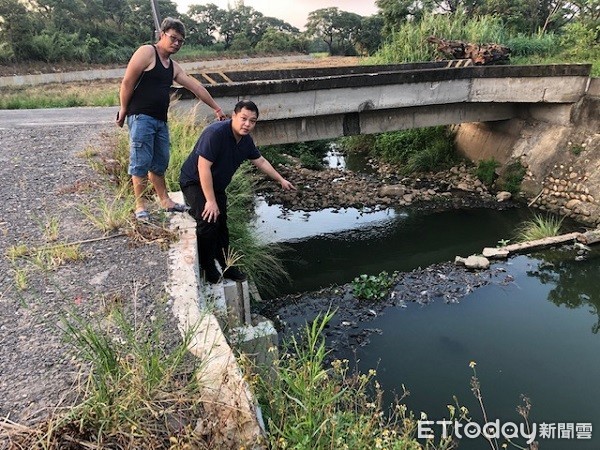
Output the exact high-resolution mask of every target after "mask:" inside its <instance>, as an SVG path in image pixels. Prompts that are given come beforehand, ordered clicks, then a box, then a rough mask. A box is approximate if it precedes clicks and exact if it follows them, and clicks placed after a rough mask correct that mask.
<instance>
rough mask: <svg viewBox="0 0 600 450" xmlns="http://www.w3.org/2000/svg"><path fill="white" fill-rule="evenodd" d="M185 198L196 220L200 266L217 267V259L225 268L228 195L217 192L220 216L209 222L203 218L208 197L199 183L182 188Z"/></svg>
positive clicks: (227, 233) (227, 246)
mask: <svg viewBox="0 0 600 450" xmlns="http://www.w3.org/2000/svg"><path fill="white" fill-rule="evenodd" d="M181 192H182V193H183V198H184V199H185V202H186V204H187V205H188V206H189V207H190V211H189V214H190V215H191V216H192V217H193V218H194V219H195V220H196V239H197V241H198V255H199V259H200V267H201V268H202V269H204V270H211V269H212V268H215V259H216V260H217V261H218V262H219V264H220V265H221V268H222V269H223V270H225V257H226V255H227V252H228V251H229V228H227V195H226V194H225V193H224V192H223V193H215V198H216V200H217V205H218V206H219V212H220V214H219V216H218V217H217V220H216V222H207V221H206V220H204V219H203V218H202V211H204V205H206V198H205V197H204V193H203V192H202V188H201V187H200V185H199V184H197V185H196V184H194V185H190V186H185V187H182V188H181Z"/></svg>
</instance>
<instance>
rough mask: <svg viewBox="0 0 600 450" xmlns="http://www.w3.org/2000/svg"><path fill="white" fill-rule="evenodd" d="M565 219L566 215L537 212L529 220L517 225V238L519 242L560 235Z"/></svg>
mask: <svg viewBox="0 0 600 450" xmlns="http://www.w3.org/2000/svg"><path fill="white" fill-rule="evenodd" d="M563 220H564V217H557V216H551V215H547V216H543V215H541V214H535V215H534V216H533V218H532V219H531V220H527V221H525V222H523V223H521V224H520V225H519V226H518V227H517V230H516V240H517V241H518V242H527V241H534V240H536V239H543V238H547V237H552V236H558V235H559V234H560V229H561V227H562V223H563Z"/></svg>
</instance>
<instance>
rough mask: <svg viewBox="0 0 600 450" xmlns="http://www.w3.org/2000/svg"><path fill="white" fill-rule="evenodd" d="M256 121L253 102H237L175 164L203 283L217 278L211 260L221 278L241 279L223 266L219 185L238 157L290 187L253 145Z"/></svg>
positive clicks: (225, 235)
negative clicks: (193, 230) (227, 115)
mask: <svg viewBox="0 0 600 450" xmlns="http://www.w3.org/2000/svg"><path fill="white" fill-rule="evenodd" d="M257 120H258V107H257V106H256V105H255V104H254V102H251V101H249V100H242V101H240V102H238V103H237V104H236V105H235V108H234V109H233V115H232V117H231V119H229V120H225V121H222V122H216V123H213V124H211V125H209V126H208V127H206V128H205V129H204V131H203V132H202V134H201V135H200V138H199V139H198V142H196V145H195V146H194V149H193V150H192V153H191V154H190V155H189V156H188V158H187V160H186V161H185V162H184V163H183V166H182V167H181V174H180V176H179V184H180V185H181V191H182V192H183V197H184V199H185V202H186V203H187V204H188V205H189V206H190V211H189V212H190V214H191V215H192V216H193V217H194V219H196V236H197V239H198V252H199V256H200V268H201V274H202V277H203V278H204V280H206V281H208V282H209V283H217V282H218V281H219V280H220V279H221V274H220V272H219V271H218V270H217V267H216V265H215V259H216V260H217V261H218V262H219V265H220V266H221V268H222V269H223V270H224V272H223V277H224V278H228V279H231V280H236V281H241V280H244V279H246V276H245V275H244V274H243V273H242V272H241V271H240V270H239V269H238V268H237V267H235V266H231V267H228V268H226V264H225V257H226V255H227V254H228V250H229V230H228V228H227V195H226V194H225V189H226V188H227V186H228V185H229V183H230V182H231V178H232V177H233V174H234V173H235V171H236V170H237V169H238V167H239V166H240V165H241V164H242V162H244V161H245V160H247V159H248V160H250V161H251V162H252V164H254V165H255V166H256V167H257V168H258V169H260V170H261V171H262V172H264V173H265V174H266V175H268V176H269V177H271V178H272V179H273V180H275V181H277V182H278V183H280V184H281V187H282V188H283V189H286V190H288V189H293V190H295V189H296V188H295V186H294V185H293V184H292V183H290V182H289V181H287V180H286V179H285V178H283V177H282V176H281V175H280V174H279V172H277V170H275V169H274V168H273V166H272V165H271V163H269V161H267V160H266V159H265V158H264V157H263V156H261V154H260V152H259V151H258V149H257V148H256V145H255V144H254V141H253V139H252V137H251V136H250V133H251V132H252V130H253V129H254V127H255V126H256V121H257Z"/></svg>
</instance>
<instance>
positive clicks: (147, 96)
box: [127, 46, 173, 122]
mask: <svg viewBox="0 0 600 450" xmlns="http://www.w3.org/2000/svg"><path fill="white" fill-rule="evenodd" d="M152 47H153V48H154V59H155V61H154V67H153V68H152V69H150V70H148V71H145V72H143V73H142V76H141V77H140V79H139V80H138V82H137V85H136V87H135V89H134V90H133V96H132V97H131V101H130V102H129V107H128V108H127V115H133V114H146V115H147V116H151V117H154V118H155V119H158V120H162V121H165V122H166V121H167V110H168V109H169V92H170V89H171V85H172V84H173V61H171V59H170V58H169V67H167V68H166V69H165V67H164V66H163V65H162V63H161V62H160V58H159V56H158V50H156V47H155V46H152Z"/></svg>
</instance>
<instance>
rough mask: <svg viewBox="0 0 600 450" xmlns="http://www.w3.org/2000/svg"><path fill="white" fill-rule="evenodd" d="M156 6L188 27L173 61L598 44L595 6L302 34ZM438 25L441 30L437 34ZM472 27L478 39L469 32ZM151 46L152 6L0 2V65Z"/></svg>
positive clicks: (120, 1) (489, 5) (388, 18)
mask: <svg viewBox="0 0 600 450" xmlns="http://www.w3.org/2000/svg"><path fill="white" fill-rule="evenodd" d="M157 3H158V7H159V11H160V14H161V16H162V17H166V16H173V17H179V18H181V20H182V21H183V22H184V23H185V24H186V27H187V31H188V33H187V36H186V46H185V47H184V50H183V51H182V52H180V53H188V52H191V53H194V52H196V53H198V52H202V51H207V52H223V51H226V52H245V53H252V52H261V53H264V52H305V53H306V52H328V53H330V54H338V55H374V54H377V55H378V57H379V58H380V59H382V60H389V59H393V60H399V61H402V60H405V61H410V60H424V59H431V58H434V57H435V56H436V55H434V54H433V52H434V50H433V49H432V46H431V45H429V44H427V43H426V41H425V39H426V38H427V37H428V34H433V35H437V37H441V38H444V39H462V38H464V39H468V40H470V41H471V42H496V43H502V44H505V45H509V46H511V48H514V49H516V50H517V54H518V53H519V52H520V53H523V54H536V52H542V53H543V52H549V51H552V49H553V48H554V50H556V47H557V46H559V45H560V46H562V47H561V48H564V47H565V46H567V47H568V46H569V45H570V46H575V47H577V48H578V52H580V51H582V50H584V47H592V48H597V46H598V42H599V40H600V0H575V1H564V0H423V1H419V2H415V1H414V0H376V5H377V7H378V8H379V12H378V14H376V15H373V16H367V17H363V16H360V15H358V14H354V13H351V12H346V11H342V10H340V9H339V8H322V9H317V10H315V11H312V12H311V13H310V14H309V16H308V20H307V23H306V24H305V31H302V32H301V31H300V30H298V29H297V28H295V27H294V26H292V25H290V24H289V23H287V22H285V21H283V20H281V19H278V18H275V17H268V16H265V15H264V14H262V13H261V12H259V11H256V10H255V9H253V8H252V7H249V6H246V5H245V4H244V1H243V0H236V1H234V2H233V5H231V6H229V7H228V8H227V9H221V8H219V7H217V6H216V5H214V4H207V5H191V6H190V7H189V9H188V11H187V12H186V13H185V14H179V13H178V12H177V8H176V5H175V3H173V2H172V1H170V0H158V2H157ZM440 21H441V22H443V23H444V24H448V25H447V26H446V25H444V27H442V28H439V27H437V23H438V22H440ZM453 24H454V25H453ZM489 24H492V25H493V26H492V27H491V28H488V25H489ZM478 27H481V29H480V30H479V31H480V32H468V31H467V29H468V30H471V31H472V30H473V29H477V28H478ZM153 40H154V21H153V16H152V8H151V0H0V62H3V63H7V62H8V63H10V62H18V61H43V62H49V63H52V62H64V61H79V62H90V63H121V62H126V61H127V60H128V58H129V57H130V56H131V54H132V52H133V51H134V50H135V49H136V48H137V47H138V46H139V45H141V44H143V43H149V42H152V41H153ZM189 49H191V50H189ZM390 53H393V54H390ZM594 54H595V53H594Z"/></svg>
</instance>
